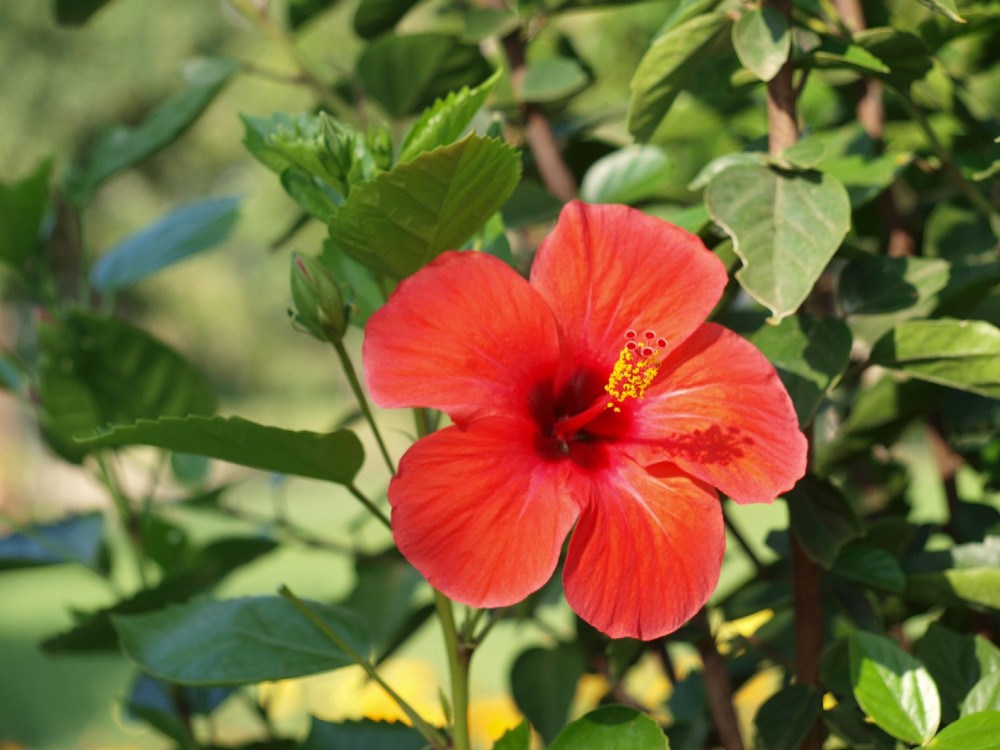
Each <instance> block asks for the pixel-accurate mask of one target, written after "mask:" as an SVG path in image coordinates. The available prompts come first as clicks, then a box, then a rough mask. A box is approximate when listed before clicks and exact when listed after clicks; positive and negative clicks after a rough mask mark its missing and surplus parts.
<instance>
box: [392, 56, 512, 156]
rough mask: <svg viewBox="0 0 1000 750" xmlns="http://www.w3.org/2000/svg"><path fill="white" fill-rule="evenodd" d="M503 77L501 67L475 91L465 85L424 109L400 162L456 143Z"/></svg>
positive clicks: (405, 144)
mask: <svg viewBox="0 0 1000 750" xmlns="http://www.w3.org/2000/svg"><path fill="white" fill-rule="evenodd" d="M502 76H503V69H501V68H498V69H497V70H496V71H495V72H494V73H493V75H491V76H490V77H489V78H487V79H486V80H485V81H483V82H482V83H481V84H480V85H478V86H476V87H475V88H471V89H470V88H469V87H468V86H465V87H463V88H462V89H461V90H459V91H452V92H451V93H449V94H448V96H446V97H445V98H444V99H438V100H437V101H436V102H434V105H433V106H431V107H428V108H427V109H426V110H424V112H423V114H422V115H420V119H419V120H417V121H416V122H415V123H414V124H413V127H412V128H410V132H409V133H407V134H406V139H405V140H404V141H403V148H402V151H400V154H399V161H400V162H407V161H412V160H413V159H414V158H416V157H417V156H419V155H420V154H421V153H423V152H424V151H430V150H432V149H435V148H437V147H439V146H447V145H449V144H451V143H454V142H455V141H456V140H457V139H458V137H459V136H460V135H462V133H463V132H464V131H465V129H466V128H467V127H469V123H471V122H472V118H473V117H475V115H476V113H477V112H478V111H479V110H480V109H482V107H483V105H484V104H485V103H486V99H487V98H488V97H489V95H490V94H491V93H492V92H493V89H495V88H496V86H497V84H498V83H499V82H500V78H501V77H502Z"/></svg>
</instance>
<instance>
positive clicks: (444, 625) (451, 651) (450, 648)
mask: <svg viewBox="0 0 1000 750" xmlns="http://www.w3.org/2000/svg"><path fill="white" fill-rule="evenodd" d="M434 605H435V607H436V608H437V614H438V619H439V620H441V630H442V631H444V643H445V648H446V650H447V652H448V669H449V671H450V672H451V703H452V706H451V709H452V713H453V714H454V725H453V726H452V737H451V739H452V743H453V747H454V750H469V661H470V658H471V656H472V653H471V651H470V650H469V649H468V648H466V646H465V644H464V643H462V642H461V641H460V640H459V637H458V630H457V629H456V627H455V615H454V613H453V612H452V611H451V600H450V599H449V598H448V597H446V596H445V595H444V594H442V593H441V592H440V591H438V590H437V589H435V590H434Z"/></svg>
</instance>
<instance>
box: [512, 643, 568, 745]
mask: <svg viewBox="0 0 1000 750" xmlns="http://www.w3.org/2000/svg"><path fill="white" fill-rule="evenodd" d="M584 666H586V665H585V663H584V658H583V653H582V652H581V650H580V648H579V647H578V646H576V645H560V646H556V647H555V648H551V649H545V648H541V647H535V648H530V649H528V650H527V651H524V652H523V653H521V654H520V656H518V657H517V660H516V661H515V662H514V666H513V668H512V669H511V673H510V685H511V693H512V694H513V696H514V701H515V702H516V703H517V707H518V708H519V709H520V710H521V712H522V713H524V715H525V716H527V717H528V718H529V719H530V720H531V723H532V725H533V726H534V727H535V729H536V730H537V731H538V733H539V734H540V735H542V738H543V739H544V740H545V741H546V742H547V743H551V742H552V741H553V740H554V739H555V737H556V735H558V734H559V731H560V730H561V729H562V728H563V726H564V725H565V724H566V718H567V716H568V715H569V709H570V705H571V704H572V702H573V696H574V695H575V693H576V683H577V681H578V680H579V678H580V675H582V674H583V669H584ZM553 747H555V745H553Z"/></svg>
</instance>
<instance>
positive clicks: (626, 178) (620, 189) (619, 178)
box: [580, 146, 674, 203]
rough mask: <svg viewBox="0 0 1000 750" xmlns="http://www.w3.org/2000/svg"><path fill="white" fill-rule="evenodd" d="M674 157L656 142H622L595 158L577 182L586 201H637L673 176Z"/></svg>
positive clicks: (657, 189)
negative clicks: (626, 144) (607, 152)
mask: <svg viewBox="0 0 1000 750" xmlns="http://www.w3.org/2000/svg"><path fill="white" fill-rule="evenodd" d="M673 167H674V161H673V159H671V158H670V155H669V154H667V153H666V152H665V151H664V150H663V149H661V148H659V147H658V146H626V147H625V148H621V149H619V150H617V151H613V152H612V153H610V154H608V155H607V156H603V157H601V158H600V159H598V160H597V161H595V162H594V163H593V164H592V165H591V166H590V168H589V169H588V170H587V173H586V174H585V175H584V176H583V182H582V183H581V184H580V198H581V199H582V200H584V201H586V202H587V203H637V202H639V201H641V200H645V199H647V198H652V197H654V196H655V195H656V193H657V192H658V191H659V190H660V189H661V188H662V187H663V186H664V185H666V184H668V183H669V182H670V181H671V178H672V177H673V176H674V169H673Z"/></svg>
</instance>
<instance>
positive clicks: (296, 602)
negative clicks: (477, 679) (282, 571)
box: [278, 585, 457, 750]
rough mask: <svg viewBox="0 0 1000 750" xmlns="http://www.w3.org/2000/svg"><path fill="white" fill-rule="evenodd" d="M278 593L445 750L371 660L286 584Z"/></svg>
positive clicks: (439, 736) (437, 748) (429, 739)
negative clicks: (356, 649)
mask: <svg viewBox="0 0 1000 750" xmlns="http://www.w3.org/2000/svg"><path fill="white" fill-rule="evenodd" d="M278 593H280V594H281V596H283V597H284V598H285V599H287V600H288V601H289V602H291V603H292V606H294V607H295V608H296V609H297V610H298V611H299V612H301V613H302V614H303V615H305V616H306V617H307V618H308V619H309V621H310V622H311V623H312V624H313V625H314V626H316V629H317V630H319V631H320V632H321V633H322V634H323V635H324V636H325V637H326V638H327V640H329V641H330V643H332V644H333V645H334V646H336V647H337V648H338V649H340V650H341V651H343V652H344V653H345V654H347V655H348V656H349V657H350V658H351V659H352V660H353V661H354V663H355V664H357V665H358V666H360V667H361V668H362V669H364V670H365V672H366V673H367V674H368V676H369V677H370V678H371V679H372V681H373V682H374V683H375V684H376V685H378V686H379V687H380V688H382V689H383V690H384V691H385V693H386V695H388V696H389V697H390V698H392V700H393V701H395V702H396V705H398V706H399V707H400V709H402V711H403V713H404V714H406V717H407V718H408V719H409V720H410V722H411V723H412V724H413V728H414V729H416V730H417V731H418V732H420V734H421V735H422V736H423V738H424V739H425V740H427V742H428V743H430V745H431V747H433V748H435V750H445V748H447V747H448V741H447V740H446V739H445V738H444V737H443V736H442V734H441V733H440V732H439V731H438V730H437V729H435V728H434V727H433V726H431V725H430V724H429V723H428V722H427V721H426V720H425V719H424V718H423V717H422V716H421V715H420V714H418V713H417V712H416V710H415V709H414V708H413V706H411V705H410V704H409V703H407V702H406V700H405V699H403V697H402V696H401V695H399V693H397V692H396V691H395V690H393V689H392V688H391V687H390V686H389V685H388V683H386V682H385V680H383V679H382V678H381V677H380V676H379V673H378V672H377V671H375V667H373V666H372V664H371V662H370V661H368V659H366V658H364V657H363V656H362V655H361V654H359V653H358V652H357V651H355V650H354V649H353V648H351V646H350V645H349V644H348V643H347V641H345V640H344V639H343V638H341V637H340V635H339V634H338V633H337V632H336V631H335V630H334V629H333V628H331V627H330V626H329V625H327V624H326V622H325V621H324V620H323V618H322V617H320V616H319V613H317V612H316V610H314V609H313V608H312V607H310V606H309V605H308V604H306V603H305V602H304V601H302V600H301V599H299V598H298V597H297V596H296V595H295V594H293V593H292V590H291V589H289V588H288V587H287V586H284V585H282V586H281V588H280V589H278ZM456 750H457V748H456Z"/></svg>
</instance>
